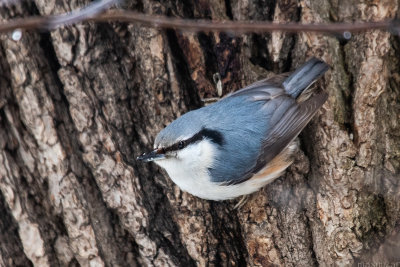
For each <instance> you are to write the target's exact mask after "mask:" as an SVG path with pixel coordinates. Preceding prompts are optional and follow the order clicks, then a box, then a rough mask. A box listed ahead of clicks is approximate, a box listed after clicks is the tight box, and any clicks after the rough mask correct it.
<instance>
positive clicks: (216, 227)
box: [0, 0, 400, 266]
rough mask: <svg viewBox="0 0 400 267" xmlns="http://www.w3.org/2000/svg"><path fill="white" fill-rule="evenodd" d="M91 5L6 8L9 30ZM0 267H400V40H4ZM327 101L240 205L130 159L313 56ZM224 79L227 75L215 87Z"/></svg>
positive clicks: (301, 11) (312, 10)
mask: <svg viewBox="0 0 400 267" xmlns="http://www.w3.org/2000/svg"><path fill="white" fill-rule="evenodd" d="M88 3H89V1H67V0H60V1H48V0H46V1H45V0H34V1H21V2H18V3H17V4H16V5H10V4H8V5H5V4H3V5H2V4H0V17H1V19H2V20H3V21H4V20H8V19H12V18H17V17H24V16H31V15H50V14H60V13H64V12H69V11H71V10H74V9H77V8H79V7H82V6H84V5H86V4H88ZM398 5H399V2H398V1H395V0H385V1H356V0H317V1H314V0H299V1H295V0H285V1H272V0H264V1H248V0H244V1H243V0H240V1H239V0H232V1H229V0H227V1H219V0H208V1H205V0H200V1H167V0H164V1H147V0H144V1H140V0H139V1H134V2H129V3H128V4H123V5H122V8H125V9H130V10H136V11H138V12H142V13H146V14H162V15H167V16H172V17H184V18H204V19H212V20H260V21H275V22H282V23H284V22H299V23H312V22H351V21H379V20H384V19H390V18H395V17H396V15H397V16H399V11H398V10H399V8H398ZM0 38H1V39H0V266H29V265H34V266H77V265H81V266H89V265H90V266H139V265H144V266H195V265H198V266H221V265H222V266H244V265H248V266H268V265H280V266H314V265H322V266H328V265H332V264H336V265H339V266H343V265H351V264H357V263H382V264H383V263H392V264H393V263H397V264H400V245H399V240H400V124H399V122H400V73H399V71H400V62H399V60H400V42H399V37H397V36H394V35H391V34H390V33H388V32H383V31H368V32H365V33H360V34H356V35H353V36H352V37H351V39H349V40H345V39H343V38H342V37H341V36H334V35H327V34H325V35H323V34H313V33H298V34H288V33H280V32H274V33H271V34H270V33H268V34H237V35H233V34H231V33H189V32H179V31H174V30H157V29H152V28H146V27H141V26H139V25H133V24H126V23H117V22H114V23H99V24H96V23H82V24H77V25H72V26H65V27H62V28H59V29H56V30H53V31H51V32H35V31H31V32H23V34H22V38H21V39H20V40H13V39H12V38H11V34H2V35H1V36H0ZM312 56H316V57H319V58H322V59H323V60H325V61H326V62H327V63H328V64H329V65H330V66H331V70H330V71H329V72H328V73H327V74H326V75H325V76H324V78H323V79H322V82H321V83H320V84H319V86H321V87H322V88H324V89H325V90H327V91H328V92H329V94H330V96H329V99H328V101H327V102H326V103H325V104H324V106H323V107H322V108H321V110H320V111H319V112H318V114H317V115H316V117H315V118H314V119H313V120H312V122H311V123H310V125H309V126H308V127H307V128H306V129H305V131H303V133H302V134H301V135H300V140H301V147H302V152H301V153H299V154H298V155H297V156H296V161H295V163H294V164H293V165H292V166H291V167H290V168H289V169H288V171H287V172H286V173H285V174H284V175H283V176H282V177H281V178H279V179H277V180H276V181H274V182H273V183H271V184H270V185H268V186H266V187H265V188H264V189H262V190H261V191H259V192H257V193H255V194H253V195H251V196H250V197H249V199H248V201H247V202H246V203H245V204H244V206H243V207H242V208H240V209H239V210H236V209H234V206H235V204H236V203H237V200H232V201H224V202H213V201H206V200H201V199H199V198H196V197H193V196H191V195H190V194H187V193H184V192H181V191H180V190H179V188H177V187H176V186H175V185H174V184H173V183H172V182H171V181H170V180H169V178H168V176H167V175H166V174H165V173H164V172H163V171H162V170H161V169H159V168H158V167H156V166H155V165H154V164H147V165H145V164H141V163H138V162H136V161H135V158H136V156H138V155H139V154H141V153H142V152H144V151H146V150H148V149H149V148H151V147H152V143H153V141H154V138H155V136H156V134H157V133H158V132H159V131H160V130H161V129H162V128H163V127H165V126H166V125H167V124H168V123H170V122H171V121H172V120H174V119H175V118H177V117H178V116H180V115H182V114H183V113H185V112H187V111H188V110H191V109H195V108H198V107H201V106H202V101H201V99H202V98H209V97H215V96H217V89H216V84H215V82H214V81H213V77H214V74H219V75H220V77H221V82H222V89H223V94H224V95H226V94H228V93H229V92H232V91H235V90H237V89H239V88H241V87H243V86H245V85H248V84H250V83H252V82H254V81H256V80H258V79H261V78H264V77H268V76H270V75H272V74H273V73H282V72H287V71H291V70H293V69H295V68H296V67H297V66H299V65H300V64H302V63H303V62H305V61H306V60H307V59H308V58H310V57H312ZM215 76H218V75H215Z"/></svg>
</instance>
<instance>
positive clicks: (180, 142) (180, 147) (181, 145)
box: [178, 141, 185, 149]
mask: <svg viewBox="0 0 400 267" xmlns="http://www.w3.org/2000/svg"><path fill="white" fill-rule="evenodd" d="M184 147H185V143H184V142H183V141H179V143H178V148H179V149H182V148H184Z"/></svg>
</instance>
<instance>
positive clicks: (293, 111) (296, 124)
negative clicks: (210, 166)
mask: <svg viewBox="0 0 400 267" xmlns="http://www.w3.org/2000/svg"><path fill="white" fill-rule="evenodd" d="M327 98H328V94H327V93H326V92H320V93H317V94H315V95H314V96H313V97H311V98H310V99H308V100H306V101H304V102H302V103H297V102H295V103H294V104H293V105H292V106H291V107H290V108H289V109H288V110H287V112H286V113H285V114H284V115H283V116H282V118H281V119H280V120H279V122H278V123H277V124H276V125H275V126H273V128H272V129H271V130H270V131H269V132H268V134H267V136H266V138H265V139H264V141H263V144H262V148H261V150H260V154H259V156H258V157H257V161H256V163H255V165H254V166H253V167H252V168H251V169H250V170H249V171H248V172H246V173H245V174H244V175H243V176H242V178H240V179H237V180H233V181H230V182H229V183H228V184H230V185H232V184H239V183H242V182H244V181H246V180H248V179H250V178H251V177H252V176H253V175H254V174H256V173H258V172H259V171H261V170H262V169H263V168H264V167H265V166H266V165H267V164H268V163H269V162H270V161H271V160H273V159H274V158H275V157H276V156H277V155H278V154H279V153H280V152H282V151H283V149H285V147H286V146H288V145H289V144H290V143H291V142H292V141H293V140H294V139H295V138H296V137H297V136H298V135H299V134H300V132H301V131H302V130H303V128H304V127H305V126H306V125H307V123H308V122H309V121H310V120H311V119H312V117H313V116H314V115H315V113H316V112H317V110H318V109H319V108H320V107H321V106H322V105H323V104H324V103H325V101H326V100H327Z"/></svg>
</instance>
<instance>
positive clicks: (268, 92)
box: [227, 73, 289, 101]
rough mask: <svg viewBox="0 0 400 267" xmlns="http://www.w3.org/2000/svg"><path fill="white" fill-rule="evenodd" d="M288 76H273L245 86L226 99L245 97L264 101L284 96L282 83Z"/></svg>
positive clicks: (287, 74) (284, 74)
mask: <svg viewBox="0 0 400 267" xmlns="http://www.w3.org/2000/svg"><path fill="white" fill-rule="evenodd" d="M288 76H289V73H283V74H279V75H275V76H273V77H271V78H267V79H263V80H260V81H257V82H255V83H252V84H250V85H249V86H246V87H245V88H243V89H240V90H238V91H236V92H233V93H231V94H229V95H228V96H227V97H235V96H247V97H250V98H252V99H253V100H254V101H266V100H270V99H273V98H275V97H277V96H280V95H283V94H285V90H284V88H283V87H282V82H283V81H284V80H285V79H286V78H287V77H288Z"/></svg>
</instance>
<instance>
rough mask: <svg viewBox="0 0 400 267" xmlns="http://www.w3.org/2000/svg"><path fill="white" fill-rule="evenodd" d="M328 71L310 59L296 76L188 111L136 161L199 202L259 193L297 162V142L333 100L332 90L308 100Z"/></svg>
mask: <svg viewBox="0 0 400 267" xmlns="http://www.w3.org/2000/svg"><path fill="white" fill-rule="evenodd" d="M328 68H329V66H328V65H327V64H326V63H325V62H323V61H321V60H319V59H316V58H312V59H310V60H309V61H307V62H306V63H305V64H304V65H302V66H301V67H300V68H298V69H297V70H296V71H294V72H293V73H291V74H281V75H276V76H274V77H272V78H268V79H264V80H261V81H258V82H256V83H253V84H251V85H250V86H247V87H245V88H243V89H241V90H239V91H236V92H234V93H232V94H230V95H228V96H227V97H225V98H223V99H221V100H220V101H218V102H216V103H214V104H212V105H209V106H206V107H203V108H200V109H197V110H194V111H191V112H188V113H186V114H184V115H183V116H181V117H180V118H178V119H176V120H175V121H173V122H172V123H171V124H170V125H168V126H167V127H166V128H165V129H163V130H162V131H161V132H160V133H159V134H158V135H157V137H156V140H155V143H154V150H153V151H152V152H150V153H147V154H146V153H145V154H143V155H142V156H140V157H138V158H137V159H138V160H142V161H146V162H148V161H154V162H155V163H156V164H158V165H160V166H161V167H163V168H164V169H165V170H166V171H167V173H168V175H169V176H170V177H171V179H172V181H174V182H175V183H176V184H177V185H178V186H179V187H180V188H181V189H182V190H183V191H187V192H189V193H191V194H193V195H195V196H198V197H200V198H204V199H211V200H224V199H231V198H235V197H238V196H241V195H246V194H250V193H253V192H255V191H257V190H259V189H260V188H261V187H263V186H264V185H266V184H268V183H269V182H271V181H273V180H274V179H275V178H277V177H279V176H280V175H281V174H282V172H283V171H284V170H285V169H286V168H287V167H288V166H289V165H290V164H291V163H292V162H293V153H294V152H295V151H296V149H297V142H296V140H295V139H296V137H297V136H298V135H299V133H300V132H301V131H302V130H303V128H304V127H305V126H306V125H307V123H308V122H309V121H310V120H311V118H312V117H313V116H314V115H315V113H316V112H317V110H318V109H319V108H320V107H321V106H322V104H324V102H325V101H326V99H327V98H328V94H327V93H326V92H323V91H320V92H314V93H313V94H307V93H306V92H307V90H306V89H307V88H308V87H309V86H310V85H311V84H312V83H314V82H315V81H316V80H317V79H318V78H319V77H320V76H322V75H323V74H324V73H325V72H326V71H327V70H328ZM303 91H304V93H303ZM303 95H308V96H309V97H308V98H306V97H302V96H303Z"/></svg>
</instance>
